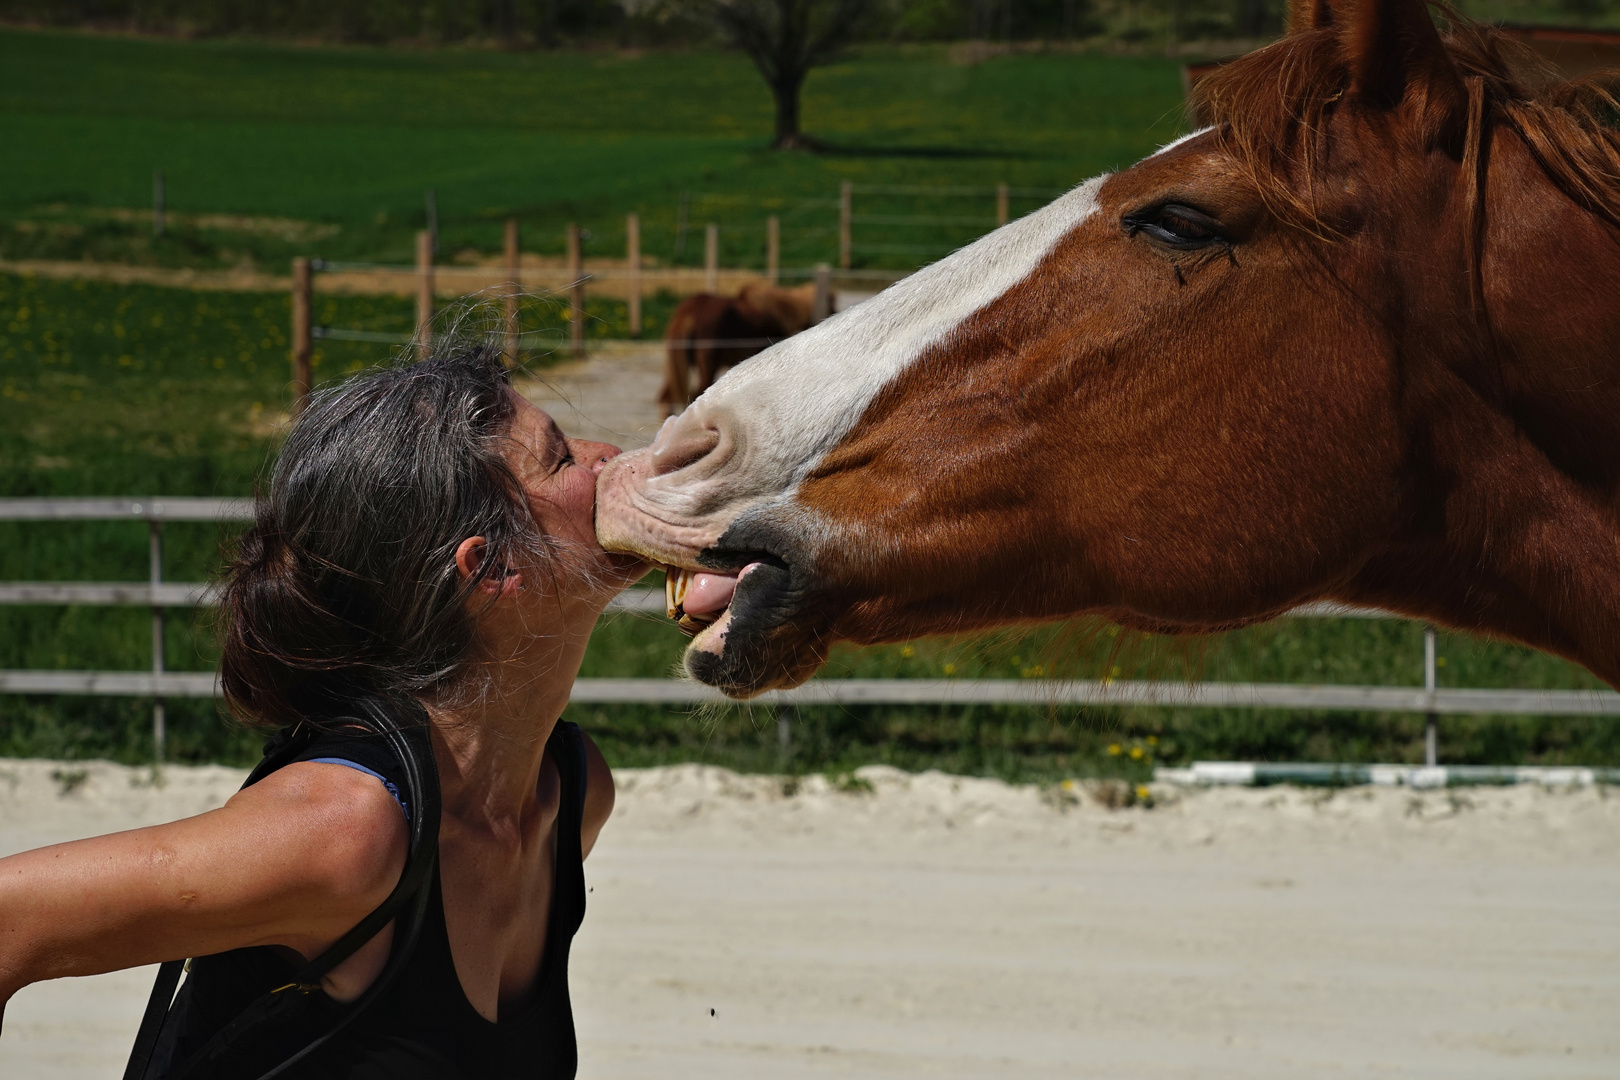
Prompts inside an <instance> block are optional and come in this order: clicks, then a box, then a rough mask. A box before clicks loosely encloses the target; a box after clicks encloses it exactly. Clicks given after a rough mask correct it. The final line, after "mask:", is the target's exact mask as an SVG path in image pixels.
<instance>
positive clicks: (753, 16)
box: [699, 0, 873, 150]
mask: <svg viewBox="0 0 1620 1080" xmlns="http://www.w3.org/2000/svg"><path fill="white" fill-rule="evenodd" d="M699 3H700V6H701V8H702V9H703V10H704V11H706V12H707V13H708V14H709V15H710V16H711V17H712V18H713V19H714V20H715V22H716V23H718V24H719V26H720V29H721V30H722V31H724V32H725V34H726V36H727V37H729V38H730V39H731V41H732V42H733V43H734V44H736V45H737V46H738V47H739V48H741V49H742V50H743V51H744V52H745V53H747V54H748V57H749V59H751V60H752V61H753V62H754V66H755V67H757V68H759V73H760V74H761V75H763V76H764V77H765V82H766V85H768V86H769V87H770V88H771V96H772V97H774V98H775V99H776V139H775V141H773V142H772V143H771V147H772V149H776V150H813V149H815V148H816V145H817V144H816V141H815V140H814V139H812V138H810V137H809V136H807V135H805V134H804V132H802V131H801V130H799V93H800V91H801V90H803V89H804V79H805V76H807V75H809V74H810V69H811V68H813V67H819V66H820V65H822V64H825V63H828V62H829V61H831V60H832V59H833V58H834V57H835V56H836V55H837V54H838V50H839V49H840V48H842V47H843V46H844V45H845V44H847V43H848V42H849V40H850V38H851V37H853V36H854V34H855V32H856V30H857V29H858V27H859V23H860V21H861V17H862V16H863V15H865V14H866V13H867V11H868V10H869V9H870V8H871V7H872V5H873V0H699Z"/></svg>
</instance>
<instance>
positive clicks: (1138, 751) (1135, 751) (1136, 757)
mask: <svg viewBox="0 0 1620 1080" xmlns="http://www.w3.org/2000/svg"><path fill="white" fill-rule="evenodd" d="M1131 760H1132V761H1141V760H1142V748H1141V747H1140V746H1133V747H1131Z"/></svg>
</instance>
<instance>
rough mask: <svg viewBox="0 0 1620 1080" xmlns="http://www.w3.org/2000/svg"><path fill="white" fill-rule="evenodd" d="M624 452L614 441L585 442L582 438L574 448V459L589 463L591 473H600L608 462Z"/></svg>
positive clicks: (584, 463)
mask: <svg viewBox="0 0 1620 1080" xmlns="http://www.w3.org/2000/svg"><path fill="white" fill-rule="evenodd" d="M622 453H624V451H623V450H620V449H619V448H618V447H617V446H614V445H613V444H612V443H603V442H585V441H584V440H580V441H579V442H578V443H577V444H576V449H575V450H574V460H575V461H578V462H579V463H581V464H583V465H588V466H589V468H590V470H591V474H592V475H593V476H594V475H598V474H600V473H601V471H602V470H603V469H604V468H605V467H606V466H607V463H608V462H610V461H612V460H613V459H614V458H616V457H618V456H619V455H620V454H622Z"/></svg>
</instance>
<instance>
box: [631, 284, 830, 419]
mask: <svg viewBox="0 0 1620 1080" xmlns="http://www.w3.org/2000/svg"><path fill="white" fill-rule="evenodd" d="M814 297H815V287H814V286H813V285H812V286H804V287H801V288H797V289H778V288H774V287H772V286H769V285H761V284H758V283H749V284H747V285H744V286H743V287H742V288H741V289H739V290H738V291H737V295H736V296H734V297H731V296H716V295H715V294H714V293H698V294H697V295H696V296H689V297H687V298H686V299H685V300H683V301H681V303H680V306H678V307H677V308H676V309H675V313H674V314H673V315H671V316H670V317H669V329H668V330H667V331H666V332H665V334H664V342H665V344H664V384H663V386H661V387H659V390H658V404H659V405H661V406H662V407H663V413H664V415H665V416H666V417H667V416H669V415H670V414H671V413H672V412H679V411H680V410H682V409H684V408H686V405H687V403H688V402H690V401H691V400H692V397H693V394H692V386H691V374H690V372H691V370H692V369H693V368H696V369H697V393H699V394H701V393H703V392H704V391H705V390H707V389H708V388H709V387H710V386H711V385H712V384H713V383H714V380H715V376H717V375H718V374H719V373H720V370H721V369H722V368H727V367H732V366H734V365H736V364H740V363H742V362H743V361H744V360H747V359H748V358H749V357H750V356H753V355H755V354H757V353H760V352H763V351H764V350H765V349H766V348H767V347H768V346H770V345H772V344H774V343H775V342H778V341H781V340H782V339H784V338H788V337H792V336H793V335H794V334H797V333H799V332H800V331H801V330H803V329H804V328H805V327H807V326H809V325H810V322H811V305H812V304H813V303H814Z"/></svg>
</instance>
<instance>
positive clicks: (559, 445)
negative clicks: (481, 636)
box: [507, 391, 649, 594]
mask: <svg viewBox="0 0 1620 1080" xmlns="http://www.w3.org/2000/svg"><path fill="white" fill-rule="evenodd" d="M512 398H513V401H514V403H515V405H516V407H517V411H516V414H515V415H514V416H513V418H512V427H511V431H510V438H511V449H510V450H509V451H508V454H507V460H508V463H509V464H510V465H511V466H512V471H513V472H514V473H515V474H516V476H517V478H518V482H519V483H521V484H522V485H523V490H524V491H525V492H526V493H527V494H528V497H529V509H530V512H532V513H533V514H534V519H535V521H536V522H537V523H539V525H540V530H541V532H542V533H544V534H545V535H546V536H547V537H548V538H550V539H551V540H552V541H554V542H557V543H558V545H559V546H560V547H562V548H564V549H565V550H564V552H563V553H562V554H563V556H564V557H563V558H562V559H561V560H560V563H561V566H562V568H563V569H564V570H565V571H566V569H567V568H569V567H573V566H577V567H578V569H579V570H580V571H581V572H583V573H585V574H589V575H592V576H594V575H601V584H602V585H603V586H604V587H606V589H607V591H608V592H609V593H610V594H611V593H614V592H617V591H619V590H620V589H622V588H624V587H625V586H626V585H628V584H630V583H631V582H633V581H635V580H636V579H637V578H639V577H641V575H642V574H645V573H646V572H647V570H648V569H649V568H648V566H647V564H645V563H643V562H641V561H640V560H639V559H637V558H635V557H633V556H629V555H619V554H610V553H608V552H606V551H603V550H602V546H601V545H600V544H598V543H597V542H596V477H597V474H598V473H600V472H601V471H602V467H603V466H604V465H606V464H607V463H608V462H609V461H611V460H612V459H613V458H615V457H617V456H618V455H619V448H618V447H617V446H612V445H610V444H608V443H599V442H589V441H587V440H585V439H570V438H568V437H567V436H566V435H564V434H563V433H562V429H560V428H559V427H557V424H556V421H554V420H552V418H551V417H550V416H548V415H547V414H546V413H544V412H542V411H541V410H540V409H537V408H535V407H534V406H533V405H532V404H530V403H529V401H528V400H526V399H525V398H524V397H522V396H521V395H520V394H518V393H516V392H515V391H513V392H512ZM569 556H575V557H576V558H577V557H579V556H584V557H586V558H585V561H584V562H583V563H576V562H575V561H574V559H573V558H569Z"/></svg>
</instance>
